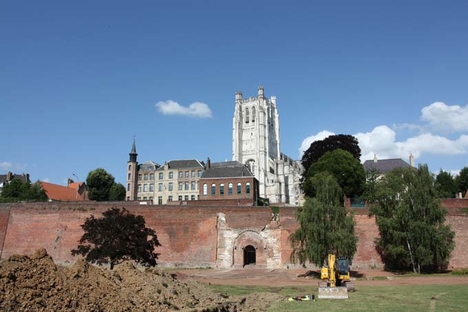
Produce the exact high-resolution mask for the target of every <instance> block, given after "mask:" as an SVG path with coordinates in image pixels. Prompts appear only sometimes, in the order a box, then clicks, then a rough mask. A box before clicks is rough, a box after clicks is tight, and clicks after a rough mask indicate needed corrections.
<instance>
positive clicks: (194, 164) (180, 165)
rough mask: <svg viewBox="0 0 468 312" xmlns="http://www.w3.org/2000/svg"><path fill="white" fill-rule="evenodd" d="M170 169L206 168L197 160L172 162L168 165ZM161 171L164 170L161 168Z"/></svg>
mask: <svg viewBox="0 0 468 312" xmlns="http://www.w3.org/2000/svg"><path fill="white" fill-rule="evenodd" d="M167 166H168V169H185V168H203V167H204V166H203V165H202V163H200V162H199V161H198V160H196V159H182V160H171V161H169V162H168V163H167ZM160 170H164V166H161V168H160Z"/></svg>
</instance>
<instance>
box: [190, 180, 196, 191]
mask: <svg viewBox="0 0 468 312" xmlns="http://www.w3.org/2000/svg"><path fill="white" fill-rule="evenodd" d="M190 189H191V190H196V188H195V181H192V183H190Z"/></svg>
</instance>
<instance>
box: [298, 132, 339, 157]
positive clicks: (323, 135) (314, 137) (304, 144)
mask: <svg viewBox="0 0 468 312" xmlns="http://www.w3.org/2000/svg"><path fill="white" fill-rule="evenodd" d="M330 135H334V133H333V132H330V131H327V130H323V131H320V132H319V133H317V134H316V135H311V136H309V137H307V138H305V139H304V140H302V143H301V146H300V147H299V158H302V154H304V152H305V151H306V150H307V149H308V148H309V147H310V144H312V143H313V142H315V141H320V140H323V139H325V138H327V137H329V136H330Z"/></svg>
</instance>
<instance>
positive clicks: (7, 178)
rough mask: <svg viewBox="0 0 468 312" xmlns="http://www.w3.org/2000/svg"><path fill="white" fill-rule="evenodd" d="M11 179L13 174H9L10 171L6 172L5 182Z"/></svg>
mask: <svg viewBox="0 0 468 312" xmlns="http://www.w3.org/2000/svg"><path fill="white" fill-rule="evenodd" d="M12 178H13V173H11V172H10V171H8V172H7V176H6V180H7V182H9V181H11V179H12Z"/></svg>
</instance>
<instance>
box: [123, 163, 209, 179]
mask: <svg viewBox="0 0 468 312" xmlns="http://www.w3.org/2000/svg"><path fill="white" fill-rule="evenodd" d="M128 166H129V167H128V169H129V170H130V167H131V165H128ZM202 173H203V171H202V170H197V171H195V170H192V171H188V170H187V171H179V179H182V178H183V177H184V176H185V178H187V179H188V178H190V177H192V178H196V177H198V178H200V177H201V176H202ZM168 179H169V180H172V179H174V172H173V171H169V174H168ZM127 180H128V181H131V180H132V174H131V173H130V172H129V173H128V174H127ZM138 180H139V181H141V180H143V181H147V180H150V181H154V173H144V174H143V173H139V174H138ZM158 180H164V172H159V173H158Z"/></svg>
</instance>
